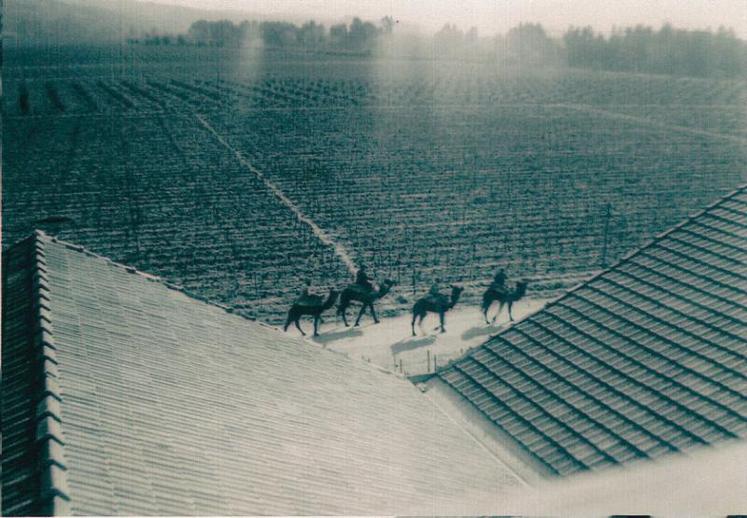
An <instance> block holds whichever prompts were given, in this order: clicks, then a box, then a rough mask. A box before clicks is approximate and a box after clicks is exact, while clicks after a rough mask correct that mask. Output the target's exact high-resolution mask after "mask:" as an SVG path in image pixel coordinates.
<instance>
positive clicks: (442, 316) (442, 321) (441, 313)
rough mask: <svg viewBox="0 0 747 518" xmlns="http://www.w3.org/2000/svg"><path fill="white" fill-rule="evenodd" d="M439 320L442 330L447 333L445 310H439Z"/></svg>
mask: <svg viewBox="0 0 747 518" xmlns="http://www.w3.org/2000/svg"><path fill="white" fill-rule="evenodd" d="M438 320H439V322H440V323H441V332H442V333H445V332H446V328H445V327H444V312H443V311H439V313H438Z"/></svg>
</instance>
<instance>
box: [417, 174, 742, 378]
mask: <svg viewBox="0 0 747 518" xmlns="http://www.w3.org/2000/svg"><path fill="white" fill-rule="evenodd" d="M744 191H747V183H744V184H741V185H739V186H738V187H737V188H736V189H734V190H732V191H730V192H728V193H727V194H725V195H723V196H721V197H719V198H717V199H716V200H715V201H713V202H711V203H710V204H708V205H706V206H705V208H702V209H699V210H697V211H695V212H693V213H691V214H690V215H689V216H686V217H685V219H683V220H682V221H680V222H679V223H677V224H676V225H674V226H672V227H670V228H668V229H666V230H664V231H662V232H659V233H658V234H656V235H655V236H654V237H653V238H651V239H649V240H648V241H647V242H646V243H644V244H642V245H641V246H639V247H638V248H635V249H633V250H631V251H630V252H628V253H627V254H625V255H624V256H622V257H621V258H620V259H618V260H617V261H616V262H615V263H613V264H612V265H610V266H608V267H607V268H604V269H602V270H599V271H598V272H596V273H594V274H593V275H591V276H590V277H589V278H587V279H586V280H584V281H581V282H579V283H578V284H576V285H575V286H573V287H571V288H569V289H568V290H566V291H565V292H563V293H562V294H560V295H559V296H557V297H555V298H554V299H552V300H549V301H547V302H546V303H545V305H544V306H542V308H541V309H539V310H537V311H535V312H533V313H529V314H527V315H524V316H523V317H522V318H519V319H516V320H515V321H513V322H511V323H510V324H509V325H508V326H506V327H504V328H503V329H500V330H498V331H497V332H496V333H495V334H492V335H490V336H489V337H488V338H487V339H486V340H485V341H484V342H483V343H481V344H480V345H477V346H475V347H472V348H471V349H469V350H467V351H465V353H464V354H463V355H461V356H459V357H457V358H454V359H452V360H450V361H449V362H448V363H446V364H444V365H443V366H440V367H439V368H438V370H437V371H435V372H432V373H430V374H429V375H428V378H430V377H433V376H436V375H438V373H440V372H442V371H443V370H445V369H448V368H449V367H450V366H451V365H452V364H454V363H456V362H458V361H460V360H462V359H464V358H466V357H467V356H469V355H470V354H471V353H472V352H473V351H475V350H477V349H479V348H480V347H482V346H483V345H485V344H486V343H488V342H489V341H490V340H492V339H493V338H495V337H497V336H499V335H502V334H503V333H506V332H508V331H509V330H510V329H511V328H512V327H514V326H515V325H517V324H519V323H521V322H523V321H524V320H528V319H530V318H532V317H533V316H534V315H536V314H537V313H539V312H541V311H544V310H545V309H547V308H548V307H550V306H554V305H555V304H557V303H559V302H560V301H562V300H563V299H565V298H566V297H569V296H571V295H572V294H573V293H574V292H576V291H577V290H579V289H580V288H582V287H584V286H586V285H587V284H590V283H591V282H592V281H594V280H596V279H598V278H599V277H602V276H603V275H605V274H607V273H609V272H611V271H613V270H615V269H616V268H618V267H619V266H620V265H621V264H623V263H625V262H626V261H628V260H629V259H631V258H632V257H635V256H636V255H638V254H640V253H642V252H644V251H645V250H646V249H648V248H650V247H651V246H653V245H655V244H656V243H658V242H660V241H662V240H663V239H665V238H666V237H668V236H669V235H670V234H672V233H673V232H676V231H677V230H679V229H681V228H682V227H684V226H686V225H687V224H688V223H691V222H692V221H693V220H695V219H696V218H699V217H700V216H702V215H704V214H706V213H708V212H709V211H711V210H713V209H714V208H716V207H718V206H719V205H720V204H722V203H723V202H725V201H728V200H730V199H731V198H734V197H736V196H738V195H739V194H741V193H742V192H744ZM418 381H421V380H418Z"/></svg>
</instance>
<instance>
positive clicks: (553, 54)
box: [506, 23, 559, 65]
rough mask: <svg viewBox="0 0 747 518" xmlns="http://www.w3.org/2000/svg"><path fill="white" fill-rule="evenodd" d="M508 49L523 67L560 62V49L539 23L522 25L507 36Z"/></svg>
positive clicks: (510, 31)
mask: <svg viewBox="0 0 747 518" xmlns="http://www.w3.org/2000/svg"><path fill="white" fill-rule="evenodd" d="M506 48H507V51H508V53H509V55H510V56H511V57H513V58H514V59H515V60H516V61H517V62H518V63H520V64H523V65H541V64H546V63H550V62H555V61H557V60H558V56H559V49H558V47H557V45H556V44H555V42H554V41H553V40H552V39H550V37H549V36H548V35H547V33H546V32H545V29H544V28H543V27H542V25H540V24H539V23H522V24H519V26H518V27H514V28H512V29H511V30H509V31H508V34H506Z"/></svg>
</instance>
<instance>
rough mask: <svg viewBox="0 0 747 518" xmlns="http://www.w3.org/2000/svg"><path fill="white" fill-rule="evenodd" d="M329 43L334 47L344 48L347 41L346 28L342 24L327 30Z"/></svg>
mask: <svg viewBox="0 0 747 518" xmlns="http://www.w3.org/2000/svg"><path fill="white" fill-rule="evenodd" d="M329 39H330V43H331V44H332V45H333V46H335V47H344V46H345V45H346V44H347V41H348V26H347V25H345V24H344V23H340V24H337V25H333V26H332V27H330V28H329Z"/></svg>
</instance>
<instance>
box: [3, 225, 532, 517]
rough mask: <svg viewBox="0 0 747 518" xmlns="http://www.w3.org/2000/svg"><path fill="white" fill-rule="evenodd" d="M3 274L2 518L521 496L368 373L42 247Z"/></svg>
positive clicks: (120, 272)
mask: <svg viewBox="0 0 747 518" xmlns="http://www.w3.org/2000/svg"><path fill="white" fill-rule="evenodd" d="M3 266H4V268H3V294H4V297H3V328H2V329H3V336H2V338H3V363H2V376H3V384H2V436H3V443H4V444H3V449H4V451H3V458H2V482H3V487H2V499H3V508H2V511H3V514H5V515H8V514H16V515H17V514H35V513H43V514H56V513H64V512H67V511H70V512H72V513H74V514H88V515H90V514H94V515H108V514H136V515H139V514H162V515H163V514H219V515H228V514H281V515H288V514H355V513H358V514H361V513H387V514H393V513H397V512H413V511H418V512H420V513H428V514H432V513H435V512H438V509H440V507H439V506H440V505H441V504H442V503H443V504H444V505H449V509H451V510H456V511H458V510H459V509H460V506H461V504H463V505H464V507H461V508H462V509H464V510H467V509H469V505H470V504H471V503H472V502H473V501H483V502H485V501H489V502H494V501H496V499H499V498H500V495H502V494H503V493H504V491H506V490H508V489H509V488H513V487H516V486H517V485H518V484H520V481H519V480H518V478H517V477H516V476H515V475H513V474H512V473H511V471H510V470H509V469H508V468H506V467H505V465H504V464H502V463H501V462H500V461H499V460H498V459H497V458H496V457H493V456H492V455H491V454H489V453H488V452H487V451H486V450H485V448H484V447H483V446H481V445H480V444H479V443H478V442H476V441H475V440H474V439H473V438H472V437H471V436H469V435H468V434H467V433H466V432H464V431H463V430H462V429H461V428H460V427H459V426H457V425H456V424H455V423H454V422H452V420H450V418H449V417H447V416H446V415H444V414H442V413H441V412H440V411H439V410H438V409H437V408H435V407H434V405H433V404H432V403H431V402H430V401H429V399H428V398H426V397H425V396H424V395H423V394H421V393H420V391H419V390H418V389H417V388H416V387H414V386H413V385H412V384H410V383H409V382H408V381H406V380H404V379H401V378H398V377H396V376H394V375H392V374H389V373H385V372H382V371H380V370H378V369H377V368H375V367H373V366H372V365H370V364H368V363H365V362H363V361H358V360H353V359H351V358H349V357H347V356H345V355H342V354H339V353H334V352H331V351H328V350H325V349H322V348H318V347H315V346H312V345H310V344H308V343H306V342H302V341H300V340H297V339H294V338H291V337H288V336H287V335H285V334H283V333H282V332H280V331H278V330H276V329H274V328H270V327H268V326H265V325H262V324H259V323H256V322H253V321H250V320H247V319H245V318H242V317H240V316H238V315H235V314H231V313H230V312H229V311H227V310H225V309H224V308H221V307H218V306H215V305H211V304H206V303H204V302H202V301H198V300H195V299H193V298H190V297H188V296H187V295H185V294H184V293H182V292H181V291H179V290H177V289H173V288H171V287H168V286H166V285H164V284H163V283H162V282H160V281H159V280H158V279H156V278H153V277H148V276H146V275H144V274H141V273H139V272H137V271H135V270H134V269H131V268H125V267H122V266H121V265H117V264H115V263H112V262H111V261H108V260H106V259H104V258H101V257H98V256H95V255H93V254H90V253H88V252H86V251H84V250H82V249H81V248H80V247H76V246H73V245H69V244H66V243H62V242H58V241H56V240H54V239H53V238H49V237H47V236H45V235H43V234H41V233H38V234H37V235H36V236H34V237H32V238H30V239H27V240H25V241H23V242H21V243H19V244H17V245H15V246H13V247H12V248H10V249H9V250H8V251H7V252H6V253H5V254H4V264H3ZM454 504H456V506H455V505H454Z"/></svg>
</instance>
